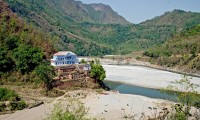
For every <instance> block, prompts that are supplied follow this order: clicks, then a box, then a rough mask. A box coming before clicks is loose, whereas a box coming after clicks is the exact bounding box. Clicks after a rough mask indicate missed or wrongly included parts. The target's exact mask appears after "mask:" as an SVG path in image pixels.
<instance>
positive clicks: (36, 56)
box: [13, 44, 44, 74]
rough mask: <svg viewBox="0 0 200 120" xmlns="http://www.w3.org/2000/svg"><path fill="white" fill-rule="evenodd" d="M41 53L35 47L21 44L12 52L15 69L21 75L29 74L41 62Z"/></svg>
mask: <svg viewBox="0 0 200 120" xmlns="http://www.w3.org/2000/svg"><path fill="white" fill-rule="evenodd" d="M43 56H44V55H43V53H42V51H41V50H40V49H38V48H36V47H31V46H29V45H24V44H21V45H20V46H19V47H18V48H16V49H15V50H14V53H13V58H14V61H15V64H16V67H17V70H19V71H20V72H21V73H22V74H24V73H28V72H31V71H32V70H34V69H35V67H36V66H38V65H39V64H40V63H41V61H42V60H43Z"/></svg>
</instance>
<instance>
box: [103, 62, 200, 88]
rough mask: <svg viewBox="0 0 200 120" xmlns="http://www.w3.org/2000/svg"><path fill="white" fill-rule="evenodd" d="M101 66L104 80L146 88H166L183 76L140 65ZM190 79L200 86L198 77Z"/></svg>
mask: <svg viewBox="0 0 200 120" xmlns="http://www.w3.org/2000/svg"><path fill="white" fill-rule="evenodd" d="M103 67H104V69H105V70H106V80H109V81H114V82H121V83H127V84H132V85H137V86H142V87H147V88H157V89H162V88H167V87H168V86H169V85H172V83H171V82H174V81H176V80H180V79H182V78H183V75H181V74H177V73H172V72H168V71H162V70H157V69H152V68H147V67H141V66H118V65H103ZM190 81H191V82H192V83H194V84H196V85H199V86H200V78H197V77H192V79H190ZM198 91H200V88H199V89H198Z"/></svg>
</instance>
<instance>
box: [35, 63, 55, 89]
mask: <svg viewBox="0 0 200 120" xmlns="http://www.w3.org/2000/svg"><path fill="white" fill-rule="evenodd" d="M35 72H36V75H37V77H38V79H39V82H43V83H44V84H45V87H46V90H47V92H48V91H49V90H51V89H52V87H53V86H52V78H53V77H54V76H55V72H54V68H53V67H52V66H50V65H48V63H46V62H45V63H42V64H40V65H39V66H38V67H37V68H36V69H35Z"/></svg>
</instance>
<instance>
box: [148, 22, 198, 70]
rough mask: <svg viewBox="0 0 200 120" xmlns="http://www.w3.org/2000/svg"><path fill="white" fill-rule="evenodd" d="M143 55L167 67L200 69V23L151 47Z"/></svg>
mask: <svg viewBox="0 0 200 120" xmlns="http://www.w3.org/2000/svg"><path fill="white" fill-rule="evenodd" d="M144 55H146V56H149V57H150V58H151V59H150V61H151V62H154V63H157V64H159V65H164V66H168V67H181V68H184V69H193V70H197V71H199V70H200V24H199V25H197V26H195V27H193V28H191V29H189V30H187V31H183V32H181V33H180V34H177V35H176V36H174V37H173V38H172V39H170V40H168V41H166V42H165V43H164V44H163V45H161V46H160V47H156V48H152V49H150V50H148V51H146V52H144Z"/></svg>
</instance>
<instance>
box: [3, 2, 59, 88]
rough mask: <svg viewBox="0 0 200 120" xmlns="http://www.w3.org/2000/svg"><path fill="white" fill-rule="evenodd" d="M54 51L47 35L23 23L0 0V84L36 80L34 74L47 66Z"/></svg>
mask: <svg viewBox="0 0 200 120" xmlns="http://www.w3.org/2000/svg"><path fill="white" fill-rule="evenodd" d="M55 51H56V49H54V47H53V41H52V39H51V37H50V35H48V34H47V33H45V32H41V30H40V29H36V28H34V27H33V26H31V25H29V24H27V23H26V22H24V21H23V20H22V19H21V18H19V17H18V16H17V15H16V14H14V13H13V12H12V11H11V10H10V8H9V6H8V5H7V4H6V3H5V2H3V1H0V66H1V67H0V79H1V81H0V82H1V83H0V84H2V82H3V81H9V82H17V81H18V82H19V81H23V82H28V81H35V80H36V79H37V77H38V76H37V75H36V74H35V73H34V71H35V70H36V69H37V68H38V66H43V65H44V64H45V65H46V64H47V63H48V64H49V62H47V60H48V59H50V57H51V55H52V54H53V53H54V52H55ZM47 66H48V65H47ZM47 66H46V67H47Z"/></svg>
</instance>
